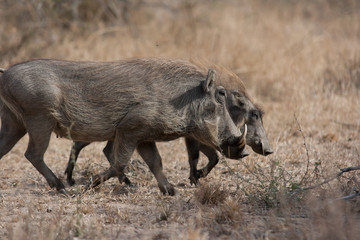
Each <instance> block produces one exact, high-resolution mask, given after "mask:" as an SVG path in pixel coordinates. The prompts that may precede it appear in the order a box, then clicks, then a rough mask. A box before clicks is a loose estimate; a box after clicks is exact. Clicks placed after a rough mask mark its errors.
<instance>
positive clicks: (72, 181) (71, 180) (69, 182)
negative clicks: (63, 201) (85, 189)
mask: <svg viewBox="0 0 360 240" xmlns="http://www.w3.org/2000/svg"><path fill="white" fill-rule="evenodd" d="M66 181H67V183H68V184H69V185H70V186H73V185H74V184H75V180H74V179H73V178H67V179H66Z"/></svg>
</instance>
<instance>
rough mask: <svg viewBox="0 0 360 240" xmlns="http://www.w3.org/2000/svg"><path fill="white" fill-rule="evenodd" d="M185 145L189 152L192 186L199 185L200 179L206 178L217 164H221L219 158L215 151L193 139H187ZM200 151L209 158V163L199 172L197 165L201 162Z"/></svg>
mask: <svg viewBox="0 0 360 240" xmlns="http://www.w3.org/2000/svg"><path fill="white" fill-rule="evenodd" d="M185 143H186V148H187V151H188V157H189V165H190V177H189V179H190V184H195V185H197V184H198V182H199V179H200V178H202V177H206V176H207V175H208V174H209V172H210V171H211V170H212V169H213V168H214V167H215V166H216V164H217V163H218V162H219V157H218V155H217V152H216V150H215V149H213V148H211V147H208V146H206V145H203V144H200V143H199V142H198V141H196V140H194V139H192V138H186V139H185ZM200 151H201V152H203V153H204V154H205V155H206V156H207V157H208V159H209V162H208V164H207V165H206V166H205V167H204V168H202V169H199V170H198V169H197V164H198V161H199V153H200Z"/></svg>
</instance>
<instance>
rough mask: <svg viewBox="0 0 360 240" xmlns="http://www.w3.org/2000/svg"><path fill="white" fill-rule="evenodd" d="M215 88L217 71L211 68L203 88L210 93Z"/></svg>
mask: <svg viewBox="0 0 360 240" xmlns="http://www.w3.org/2000/svg"><path fill="white" fill-rule="evenodd" d="M213 86H215V69H213V68H210V69H209V72H208V75H207V77H206V80H205V81H204V82H203V83H202V87H203V89H204V91H205V92H209V91H210V89H211V88H212V87H213Z"/></svg>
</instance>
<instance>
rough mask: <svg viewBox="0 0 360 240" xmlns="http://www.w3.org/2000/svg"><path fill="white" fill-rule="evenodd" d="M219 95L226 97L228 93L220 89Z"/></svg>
mask: <svg viewBox="0 0 360 240" xmlns="http://www.w3.org/2000/svg"><path fill="white" fill-rule="evenodd" d="M219 94H220V96H224V97H225V96H226V91H225V90H224V89H220V90H219Z"/></svg>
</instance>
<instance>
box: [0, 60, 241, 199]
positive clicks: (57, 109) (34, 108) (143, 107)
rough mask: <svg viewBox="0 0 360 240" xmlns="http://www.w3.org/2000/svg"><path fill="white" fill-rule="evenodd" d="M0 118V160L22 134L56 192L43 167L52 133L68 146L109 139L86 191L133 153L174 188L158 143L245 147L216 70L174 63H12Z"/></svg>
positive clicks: (0, 79) (0, 89)
mask: <svg viewBox="0 0 360 240" xmlns="http://www.w3.org/2000/svg"><path fill="white" fill-rule="evenodd" d="M0 113H1V124H2V125H1V130H0V159H1V158H2V157H3V156H4V155H5V154H6V153H8V152H9V151H10V150H11V149H12V148H13V146H14V145H15V144H16V143H17V142H18V141H19V139H20V138H22V137H23V136H24V135H25V134H26V133H28V134H29V143H28V147H27V150H26V152H25V157H26V158H27V159H28V160H29V161H30V162H31V163H32V164H33V166H34V167H35V168H36V169H37V170H38V171H39V172H40V173H41V174H42V175H43V176H44V177H45V179H46V180H47V182H48V184H49V186H50V187H55V188H56V189H57V190H59V191H65V190H64V189H65V187H64V185H63V183H62V182H61V181H60V180H59V179H58V178H57V177H56V175H55V174H54V173H53V172H52V171H51V170H50V169H49V168H48V166H47V165H46V164H45V162H44V153H45V151H46V149H47V147H48V145H49V140H50V137H51V133H52V132H55V133H56V135H57V136H59V137H65V138H68V139H71V140H73V141H82V142H94V141H113V149H112V151H111V152H112V155H113V156H112V157H111V159H113V160H112V161H111V166H110V168H109V169H107V170H106V171H104V172H102V173H100V174H98V175H96V176H94V178H92V179H93V181H92V182H91V184H90V186H91V187H95V186H97V185H98V184H100V183H101V182H103V181H106V180H107V179H109V178H111V177H116V176H122V175H123V170H124V168H125V167H126V166H127V164H128V161H129V159H130V157H131V155H132V153H133V152H134V150H135V149H136V148H137V150H138V152H139V153H140V155H141V156H142V158H143V159H144V160H145V162H146V163H147V164H148V166H149V167H150V170H151V171H152V173H153V174H154V175H155V178H156V180H157V181H158V185H159V188H160V190H161V191H162V192H163V193H168V194H170V195H173V194H174V192H175V190H174V188H173V186H172V185H171V184H170V183H169V182H168V181H167V178H166V177H165V175H164V173H163V171H162V164H161V157H160V155H159V153H158V151H157V148H156V145H155V142H156V141H169V140H173V139H176V138H179V137H191V138H194V139H196V140H197V141H199V142H201V143H202V144H205V145H208V146H209V147H211V148H214V149H216V150H219V151H221V149H223V148H224V146H227V145H228V146H234V147H239V148H242V147H243V146H244V145H245V134H241V132H240V129H239V128H237V127H236V126H235V124H234V122H233V121H232V119H231V117H230V115H229V112H228V109H227V107H226V91H225V89H224V88H223V87H220V86H216V85H215V70H213V69H210V70H209V71H208V72H206V71H204V70H203V69H199V68H198V67H196V66H195V65H193V64H190V63H188V62H184V61H179V60H169V59H131V60H123V61H118V62H71V61H61V60H51V59H41V60H32V61H28V62H23V63H19V64H15V65H13V66H12V67H10V68H9V69H7V70H5V71H3V74H2V75H0ZM225 148H226V147H225Z"/></svg>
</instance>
